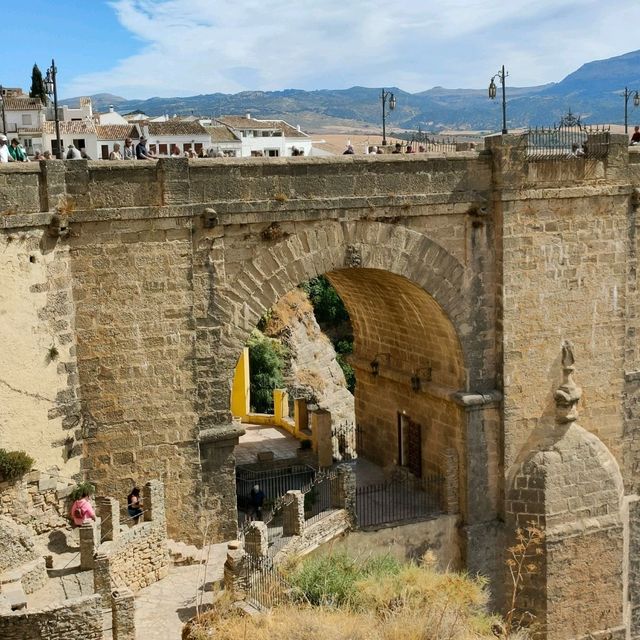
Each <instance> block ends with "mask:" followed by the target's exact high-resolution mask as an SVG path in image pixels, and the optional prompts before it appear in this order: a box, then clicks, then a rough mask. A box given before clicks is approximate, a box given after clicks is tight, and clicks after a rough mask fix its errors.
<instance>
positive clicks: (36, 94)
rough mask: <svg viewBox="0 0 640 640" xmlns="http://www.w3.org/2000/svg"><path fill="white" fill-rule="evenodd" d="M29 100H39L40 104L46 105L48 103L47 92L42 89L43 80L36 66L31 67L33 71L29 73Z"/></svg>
mask: <svg viewBox="0 0 640 640" xmlns="http://www.w3.org/2000/svg"><path fill="white" fill-rule="evenodd" d="M29 97H30V98H40V101H41V102H42V104H44V105H46V104H47V102H48V99H47V92H46V91H45V89H44V80H43V79H42V73H41V71H40V69H39V68H38V65H37V64H34V65H33V71H32V72H31V89H30V90H29Z"/></svg>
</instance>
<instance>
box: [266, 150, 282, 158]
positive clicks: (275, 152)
mask: <svg viewBox="0 0 640 640" xmlns="http://www.w3.org/2000/svg"><path fill="white" fill-rule="evenodd" d="M264 151H265V153H266V154H267V155H268V156H269V157H270V158H277V157H278V156H279V155H280V149H265V150H264Z"/></svg>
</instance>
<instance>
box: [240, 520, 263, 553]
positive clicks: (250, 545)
mask: <svg viewBox="0 0 640 640" xmlns="http://www.w3.org/2000/svg"><path fill="white" fill-rule="evenodd" d="M244 546H245V549H246V551H247V553H248V554H249V555H250V556H252V557H253V558H264V557H266V556H267V553H268V549H269V536H268V535H267V525H266V524H265V523H264V522H257V521H256V522H252V523H251V524H250V525H249V529H248V530H247V532H246V533H245V535H244Z"/></svg>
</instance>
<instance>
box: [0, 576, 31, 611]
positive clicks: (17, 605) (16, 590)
mask: <svg viewBox="0 0 640 640" xmlns="http://www.w3.org/2000/svg"><path fill="white" fill-rule="evenodd" d="M2 595H3V596H4V597H5V598H6V599H7V601H8V603H9V608H10V609H11V611H17V610H18V609H26V608H27V594H26V593H25V592H24V589H23V588H22V585H21V584H20V583H19V582H8V583H7V584H4V585H2Z"/></svg>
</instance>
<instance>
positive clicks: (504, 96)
mask: <svg viewBox="0 0 640 640" xmlns="http://www.w3.org/2000/svg"><path fill="white" fill-rule="evenodd" d="M508 75H509V72H508V71H505V70H504V65H502V69H501V70H500V71H498V73H496V75H495V76H493V78H491V82H490V83H489V97H490V98H491V99H492V100H493V99H494V98H495V97H496V92H497V88H496V83H495V79H496V78H499V80H500V84H501V85H502V133H503V134H505V133H507V94H506V91H505V86H504V81H505V78H506V77H507V76H508Z"/></svg>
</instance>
